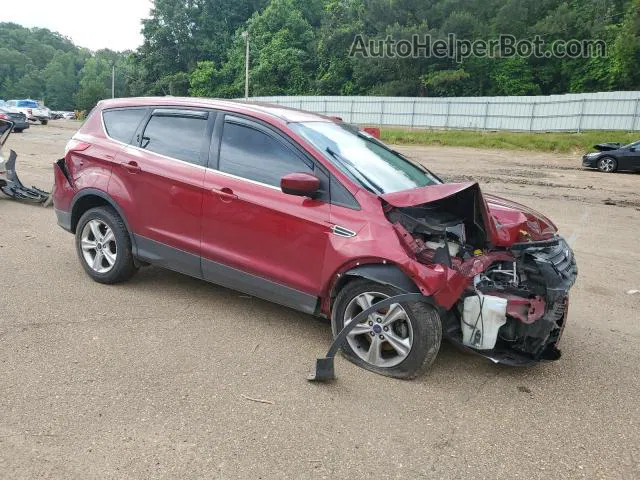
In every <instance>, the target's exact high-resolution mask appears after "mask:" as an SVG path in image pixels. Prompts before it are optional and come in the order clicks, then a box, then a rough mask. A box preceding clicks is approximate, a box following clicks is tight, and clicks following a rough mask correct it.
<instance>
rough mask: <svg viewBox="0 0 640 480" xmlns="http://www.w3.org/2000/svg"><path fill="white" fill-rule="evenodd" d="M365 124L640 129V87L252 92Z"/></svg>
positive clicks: (537, 129) (267, 99)
mask: <svg viewBox="0 0 640 480" xmlns="http://www.w3.org/2000/svg"><path fill="white" fill-rule="evenodd" d="M250 100H251V101H261V102H269V103H277V104H280V105H285V106H288V107H293V108H300V109H302V110H309V111H312V112H316V113H322V114H325V115H331V116H338V117H341V118H342V119H343V120H344V121H346V122H351V123H357V124H360V125H378V126H399V127H410V128H439V129H440V128H452V129H473V130H513V131H532V132H551V131H572V132H580V131H583V130H628V131H636V130H640V92H607V93H585V94H570V95H552V96H539V97H459V98H406V97H252V98H251V99H250Z"/></svg>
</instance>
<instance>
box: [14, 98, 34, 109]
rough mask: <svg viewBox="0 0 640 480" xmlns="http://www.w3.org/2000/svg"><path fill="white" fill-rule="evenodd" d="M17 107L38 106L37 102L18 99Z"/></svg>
mask: <svg viewBox="0 0 640 480" xmlns="http://www.w3.org/2000/svg"><path fill="white" fill-rule="evenodd" d="M18 107H23V108H24V107H27V108H38V104H37V103H36V102H33V101H31V100H18Z"/></svg>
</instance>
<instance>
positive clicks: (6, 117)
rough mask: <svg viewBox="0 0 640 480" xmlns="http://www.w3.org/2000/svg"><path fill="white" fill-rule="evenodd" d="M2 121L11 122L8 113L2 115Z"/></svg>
mask: <svg viewBox="0 0 640 480" xmlns="http://www.w3.org/2000/svg"><path fill="white" fill-rule="evenodd" d="M0 119H2V120H9V115H7V114H6V113H0Z"/></svg>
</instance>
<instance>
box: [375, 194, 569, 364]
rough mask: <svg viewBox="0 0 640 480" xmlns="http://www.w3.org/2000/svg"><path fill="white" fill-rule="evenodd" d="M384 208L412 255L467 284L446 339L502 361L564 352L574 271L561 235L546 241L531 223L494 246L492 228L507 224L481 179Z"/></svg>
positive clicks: (446, 318)
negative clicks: (419, 202) (497, 213)
mask: <svg viewBox="0 0 640 480" xmlns="http://www.w3.org/2000/svg"><path fill="white" fill-rule="evenodd" d="M385 212H386V215H387V218H388V219H389V221H390V222H391V223H392V224H393V226H394V229H395V230H396V233H397V234H398V237H399V239H400V241H401V243H402V245H403V246H404V247H405V250H406V251H407V252H408V253H409V254H410V255H411V256H412V257H413V258H414V259H416V260H417V261H418V262H419V263H421V264H424V265H427V266H429V265H440V266H442V267H446V268H447V269H450V270H452V275H451V278H455V279H456V280H458V283H459V284H461V285H462V287H461V294H460V296H459V299H458V301H457V302H456V303H455V305H453V307H452V308H451V309H449V310H448V311H447V312H446V313H445V314H444V315H442V325H443V333H444V334H445V336H446V337H448V338H449V339H450V340H452V341H453V342H455V343H457V344H459V345H462V346H464V347H466V348H467V349H471V350H473V351H475V352H477V353H480V354H481V355H483V356H485V357H488V358H491V359H492V360H494V361H496V362H500V363H509V364H514V365H523V364H529V363H535V362H537V361H540V360H557V359H558V358H560V351H559V350H558V349H557V343H558V341H559V340H560V337H561V335H562V332H563V327H564V321H565V315H566V310H567V305H568V293H569V289H570V288H571V286H572V285H573V284H574V283H575V280H576V277H577V267H576V262H575V259H574V256H573V252H572V250H571V248H570V247H569V246H568V245H567V243H566V242H565V240H564V239H562V238H561V237H560V236H558V235H557V234H555V232H554V233H552V234H550V235H547V236H548V238H545V239H542V240H541V239H539V236H537V235H536V232H539V230H535V229H531V230H532V232H530V231H528V229H527V224H530V223H531V222H530V221H528V222H523V225H522V226H520V231H518V232H516V233H517V235H518V240H519V241H517V242H514V243H511V245H509V246H497V245H496V242H494V241H493V240H494V239H495V238H497V235H496V233H495V232H496V230H499V229H500V228H504V226H503V225H501V224H500V222H499V220H498V219H496V218H494V217H493V216H491V214H490V213H489V209H488V208H487V205H486V203H485V200H484V199H483V197H482V194H481V193H480V190H479V187H478V186H477V184H474V185H473V186H472V187H470V188H467V189H461V190H460V191H458V192H456V193H454V194H453V195H451V196H447V197H445V198H441V199H435V200H434V201H431V202H429V203H426V204H422V205H419V206H400V207H398V206H393V205H386V206H385ZM491 223H493V224H491ZM492 229H493V231H492ZM533 237H535V238H533Z"/></svg>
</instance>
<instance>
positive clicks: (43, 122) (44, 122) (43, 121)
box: [40, 120, 49, 125]
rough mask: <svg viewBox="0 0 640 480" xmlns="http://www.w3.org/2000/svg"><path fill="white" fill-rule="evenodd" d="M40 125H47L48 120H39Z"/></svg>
mask: <svg viewBox="0 0 640 480" xmlns="http://www.w3.org/2000/svg"><path fill="white" fill-rule="evenodd" d="M40 123H41V124H42V125H46V124H47V123H49V120H40Z"/></svg>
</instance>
